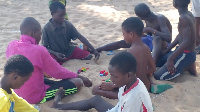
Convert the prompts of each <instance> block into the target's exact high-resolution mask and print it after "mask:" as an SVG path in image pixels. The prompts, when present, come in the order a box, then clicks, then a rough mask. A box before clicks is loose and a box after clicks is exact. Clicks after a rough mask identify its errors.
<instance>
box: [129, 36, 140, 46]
mask: <svg viewBox="0 0 200 112" xmlns="http://www.w3.org/2000/svg"><path fill="white" fill-rule="evenodd" d="M138 44H142V39H141V37H137V38H134V39H133V40H132V43H131V45H138Z"/></svg>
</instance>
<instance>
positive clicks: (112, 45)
mask: <svg viewBox="0 0 200 112" xmlns="http://www.w3.org/2000/svg"><path fill="white" fill-rule="evenodd" d="M130 47H131V45H130V44H127V43H126V42H125V41H124V40H120V41H116V42H113V43H110V44H107V45H104V46H101V47H99V48H97V49H96V50H97V51H98V52H101V51H112V50H116V49H119V48H130Z"/></svg>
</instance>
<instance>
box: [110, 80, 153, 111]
mask: <svg viewBox="0 0 200 112" xmlns="http://www.w3.org/2000/svg"><path fill="white" fill-rule="evenodd" d="M124 89H125V86H123V87H121V88H120V89H119V93H118V99H119V102H118V103H117V105H116V106H115V107H114V108H112V109H111V110H108V111H107V112H153V107H152V103H151V99H150V96H149V93H148V91H147V89H146V87H145V85H144V84H143V82H142V81H141V80H140V79H137V81H136V82H135V83H134V84H133V85H132V86H131V87H130V88H129V89H128V90H127V91H125V92H124Z"/></svg>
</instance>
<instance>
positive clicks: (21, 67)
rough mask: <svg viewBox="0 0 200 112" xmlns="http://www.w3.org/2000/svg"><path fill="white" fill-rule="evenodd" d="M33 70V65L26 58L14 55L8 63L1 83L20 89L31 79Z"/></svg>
mask: <svg viewBox="0 0 200 112" xmlns="http://www.w3.org/2000/svg"><path fill="white" fill-rule="evenodd" d="M33 70H34V67H33V65H32V63H31V62H30V61H29V60H28V59H27V58H26V57H24V56H22V55H14V56H12V57H10V58H9V59H8V61H7V62H6V64H5V66H4V76H3V78H2V80H1V81H2V83H4V85H7V86H9V88H13V89H19V88H20V87H21V86H22V85H23V84H24V83H25V82H26V81H27V80H28V79H29V78H30V76H31V74H32V72H33ZM2 85H3V84H2Z"/></svg>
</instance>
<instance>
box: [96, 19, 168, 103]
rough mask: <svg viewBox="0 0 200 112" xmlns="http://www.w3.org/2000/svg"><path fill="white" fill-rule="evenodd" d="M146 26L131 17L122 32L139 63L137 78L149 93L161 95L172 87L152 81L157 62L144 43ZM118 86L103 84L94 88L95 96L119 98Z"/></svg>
mask: <svg viewBox="0 0 200 112" xmlns="http://www.w3.org/2000/svg"><path fill="white" fill-rule="evenodd" d="M143 28H144V24H143V22H142V21H141V20H140V19H139V18H138V17H130V18H128V19H126V20H125V21H124V22H123V23H122V32H123V36H124V40H125V42H126V43H127V44H131V47H130V49H128V52H130V53H131V54H132V55H133V56H134V57H135V59H136V61H137V70H136V76H137V77H138V78H139V79H140V80H141V81H142V82H143V83H144V85H145V86H146V88H147V90H148V91H151V92H152V93H161V92H163V91H165V90H167V89H169V88H172V86H171V85H168V84H163V85H156V84H154V83H153V82H152V81H153V80H150V78H153V77H152V76H153V75H152V74H153V73H154V72H155V67H156V66H155V62H154V60H153V58H152V56H151V52H150V50H149V48H148V47H147V46H146V45H145V44H144V43H143V42H142V39H141V36H142V34H143ZM115 88H116V86H115V85H113V84H112V83H111V82H108V83H106V82H103V83H102V84H101V85H97V86H95V87H94V88H93V94H95V95H101V96H105V97H107V98H114V99H115V98H117V91H116V89H115Z"/></svg>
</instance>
